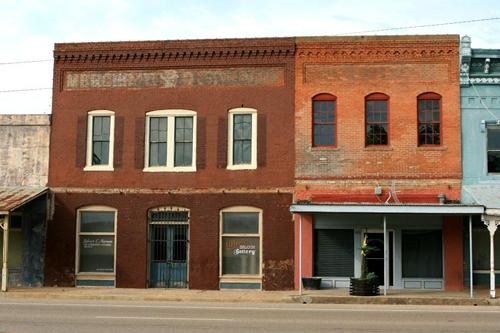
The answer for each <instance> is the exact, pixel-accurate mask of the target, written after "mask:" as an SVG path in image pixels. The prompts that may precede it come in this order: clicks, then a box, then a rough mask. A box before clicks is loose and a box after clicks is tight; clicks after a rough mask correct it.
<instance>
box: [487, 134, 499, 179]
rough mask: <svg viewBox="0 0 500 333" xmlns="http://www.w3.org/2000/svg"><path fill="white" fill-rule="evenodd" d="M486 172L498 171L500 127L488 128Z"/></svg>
mask: <svg viewBox="0 0 500 333" xmlns="http://www.w3.org/2000/svg"><path fill="white" fill-rule="evenodd" d="M488 172H490V173H500V127H493V128H488Z"/></svg>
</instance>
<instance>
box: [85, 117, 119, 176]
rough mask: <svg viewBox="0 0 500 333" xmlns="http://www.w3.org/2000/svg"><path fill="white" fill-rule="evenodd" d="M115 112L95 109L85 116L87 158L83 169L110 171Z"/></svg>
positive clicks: (111, 166) (111, 167)
mask: <svg viewBox="0 0 500 333" xmlns="http://www.w3.org/2000/svg"><path fill="white" fill-rule="evenodd" d="M114 128H115V113H114V112H113V111H108V110H95V111H90V112H89V113H88V118H87V159H86V165H85V168H84V170H85V171H112V170H113V146H114Z"/></svg>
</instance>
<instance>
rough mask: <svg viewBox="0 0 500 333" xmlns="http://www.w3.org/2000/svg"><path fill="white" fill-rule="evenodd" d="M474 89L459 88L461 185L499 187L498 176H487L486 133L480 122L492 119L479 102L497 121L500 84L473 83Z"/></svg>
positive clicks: (499, 108) (470, 87) (499, 116)
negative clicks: (460, 110)
mask: <svg viewBox="0 0 500 333" xmlns="http://www.w3.org/2000/svg"><path fill="white" fill-rule="evenodd" d="M475 88H476V89H474V87H473V86H468V87H462V88H461V107H462V168H463V170H462V172H463V185H480V184H484V185H500V175H488V174H487V169H486V131H484V132H482V131H481V121H482V120H495V118H494V117H493V115H491V114H490V113H489V112H488V111H487V110H486V108H485V107H484V106H483V104H482V103H481V99H482V101H483V103H484V104H485V105H486V106H487V107H488V109H489V110H490V111H491V113H493V114H494V115H495V116H497V117H498V118H499V119H500V84H498V85H480V84H475ZM476 90H477V92H476ZM478 95H479V96H481V97H478Z"/></svg>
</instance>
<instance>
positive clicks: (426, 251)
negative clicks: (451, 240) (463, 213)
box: [401, 230, 443, 278]
mask: <svg viewBox="0 0 500 333" xmlns="http://www.w3.org/2000/svg"><path fill="white" fill-rule="evenodd" d="M401 242H402V266H403V267H402V268H403V278H442V277H443V236H442V232H441V230H403V231H402V235H401Z"/></svg>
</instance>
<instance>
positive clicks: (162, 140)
mask: <svg viewBox="0 0 500 333" xmlns="http://www.w3.org/2000/svg"><path fill="white" fill-rule="evenodd" d="M165 165H167V117H151V118H149V166H165Z"/></svg>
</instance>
